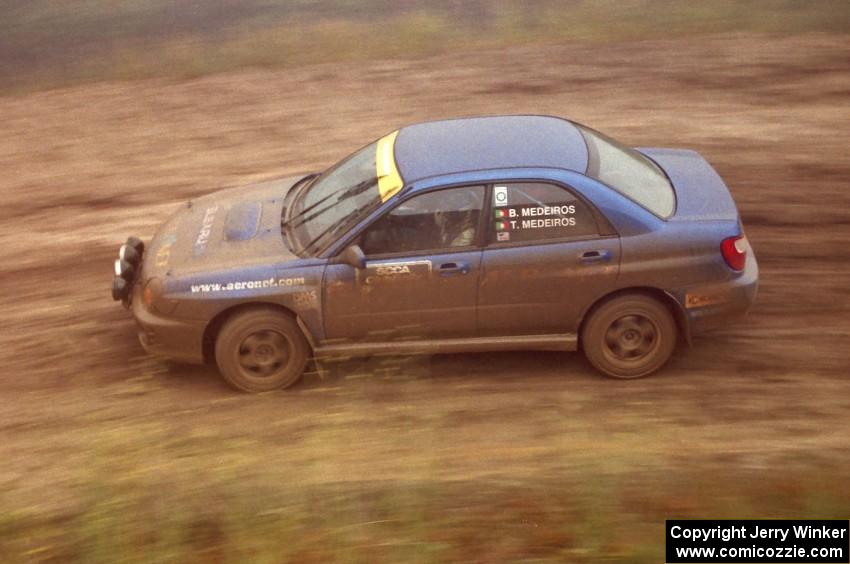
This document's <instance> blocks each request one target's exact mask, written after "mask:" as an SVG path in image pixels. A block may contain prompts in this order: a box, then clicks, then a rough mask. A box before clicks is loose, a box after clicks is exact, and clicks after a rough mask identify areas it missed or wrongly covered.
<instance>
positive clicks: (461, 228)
mask: <svg viewBox="0 0 850 564" xmlns="http://www.w3.org/2000/svg"><path fill="white" fill-rule="evenodd" d="M483 207H484V187H483V186H464V187H461V188H450V189H447V190H439V191H437V192H428V193H427V194H422V195H420V196H415V197H413V198H411V199H409V200H406V201H404V202H402V203H401V204H399V205H398V206H396V207H395V208H393V209H392V210H391V211H390V212H388V213H386V214H384V215H383V216H382V217H381V218H380V219H378V220H377V221H376V222H375V223H374V224H373V225H372V226H370V227H369V228H368V229H367V230H366V232H365V233H364V234H363V237H362V239H361V242H360V245H361V247H362V248H363V252H364V253H366V254H367V255H382V254H390V253H412V252H418V251H427V250H439V249H461V248H463V247H469V246H472V245H475V244H476V241H477V236H478V222H479V219H480V217H481V210H482V209H483Z"/></svg>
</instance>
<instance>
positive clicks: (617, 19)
mask: <svg viewBox="0 0 850 564" xmlns="http://www.w3.org/2000/svg"><path fill="white" fill-rule="evenodd" d="M0 10H2V18H0V61H2V63H3V64H2V66H0V91H4V92H7V93H9V92H21V91H31V90H36V89H42V88H48V87H56V86H62V85H67V84H73V83H79V82H87V81H96V80H111V79H136V78H145V77H154V76H156V77H171V78H178V79H180V78H187V77H195V76H201V75H206V74H213V73H217V72H227V71H235V70H240V69H245V68H249V67H258V68H281V67H292V66H296V65H304V64H315V63H318V62H331V61H362V60H369V59H386V58H393V57H405V58H409V57H420V56H426V55H432V54H437V53H448V52H457V51H464V50H474V49H485V48H492V47H498V46H504V45H517V44H539V43H553V42H556V43H557V42H565V41H583V42H586V41H592V42H603V41H624V40H635V39H660V38H670V37H699V36H704V35H707V34H717V33H769V34H775V35H788V34H795V33H804V32H833V33H835V32H837V33H847V32H848V31H850V7H848V4H847V2H846V1H844V0H818V1H816V2H801V1H797V0H759V1H756V0H712V1H710V2H690V1H687V0H592V1H591V0H561V1H558V0H533V1H525V2H517V1H509V0H475V1H467V2H461V1H457V0H441V1H436V2H432V1H426V0H406V1H404V2H386V1H384V0H363V1H350V0H324V1H310V0H291V1H285V2H283V1H279V2H274V1H270V0H215V1H211V2H202V3H198V2H192V1H190V0H177V1H174V0H150V1H144V2H143V1H141V0H121V1H117V2H116V1H112V0H110V1H107V0H87V1H85V2H55V1H51V0H31V1H21V0H3V1H2V2H0Z"/></svg>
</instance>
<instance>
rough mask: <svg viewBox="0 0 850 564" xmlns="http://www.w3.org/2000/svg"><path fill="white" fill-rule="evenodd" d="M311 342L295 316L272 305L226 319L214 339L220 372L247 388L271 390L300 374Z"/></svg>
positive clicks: (227, 379)
mask: <svg viewBox="0 0 850 564" xmlns="http://www.w3.org/2000/svg"><path fill="white" fill-rule="evenodd" d="M309 356H310V345H309V344H308V343H307V340H306V339H305V338H304V335H303V334H302V333H301V329H300V328H299V327H298V324H297V323H296V322H295V319H294V318H293V317H292V316H290V315H287V314H286V313H284V312H281V311H277V310H275V309H273V308H265V307H258V308H255V309H248V310H244V311H241V312H238V313H236V314H235V315H234V316H233V317H231V318H230V319H228V320H227V322H226V323H225V324H224V326H223V327H222V328H221V331H220V332H219V334H218V338H217V339H216V342H215V360H216V364H217V365H218V368H219V370H220V371H221V375H222V376H223V377H224V379H225V380H226V381H227V382H228V383H229V384H230V385H232V386H233V387H235V388H238V389H240V390H243V391H245V392H268V391H271V390H276V389H278V388H286V387H288V386H291V385H292V384H294V383H295V382H297V381H298V379H299V378H301V375H302V374H303V373H304V368H305V367H306V365H307V360H308V359H309Z"/></svg>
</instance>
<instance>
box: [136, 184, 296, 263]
mask: <svg viewBox="0 0 850 564" xmlns="http://www.w3.org/2000/svg"><path fill="white" fill-rule="evenodd" d="M301 178H303V176H293V177H289V178H281V179H276V180H271V181H268V182H263V183H259V184H252V185H249V186H243V187H239V188H230V189H226V190H221V191H218V192H213V193H211V194H208V195H206V196H203V197H201V198H197V199H195V200H191V201H189V202H187V203H185V204H183V205H182V206H181V207H180V209H179V210H177V212H175V213H174V214H173V215H172V216H171V217H170V218H169V219H168V221H166V223H165V224H163V226H162V227H161V228H160V229H159V231H158V232H157V234H156V235H155V236H154V238H153V239H152V240H151V242H150V243H149V244H148V248H147V250H146V251H145V259H144V267H143V271H142V276H143V277H144V278H149V277H152V276H157V275H163V274H166V273H167V274H168V275H170V276H182V275H191V274H195V273H199V272H206V271H216V270H223V269H229V268H238V267H243V266H250V265H254V264H259V263H270V262H274V263H280V262H285V261H287V260H293V259H295V258H296V256H295V255H294V254H293V253H292V251H291V250H290V249H289V247H288V246H287V245H286V243H285V241H284V239H283V236H282V235H281V229H280V219H281V212H282V210H283V202H284V197H285V196H286V194H287V192H289V190H290V189H291V188H292V186H293V185H294V184H295V183H296V182H298V180H299V179H301Z"/></svg>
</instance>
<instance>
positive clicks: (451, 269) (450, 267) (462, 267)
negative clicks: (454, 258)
mask: <svg viewBox="0 0 850 564" xmlns="http://www.w3.org/2000/svg"><path fill="white" fill-rule="evenodd" d="M439 270H440V276H452V275H455V274H469V263H468V262H444V263H443V264H441V265H440V268H439Z"/></svg>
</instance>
